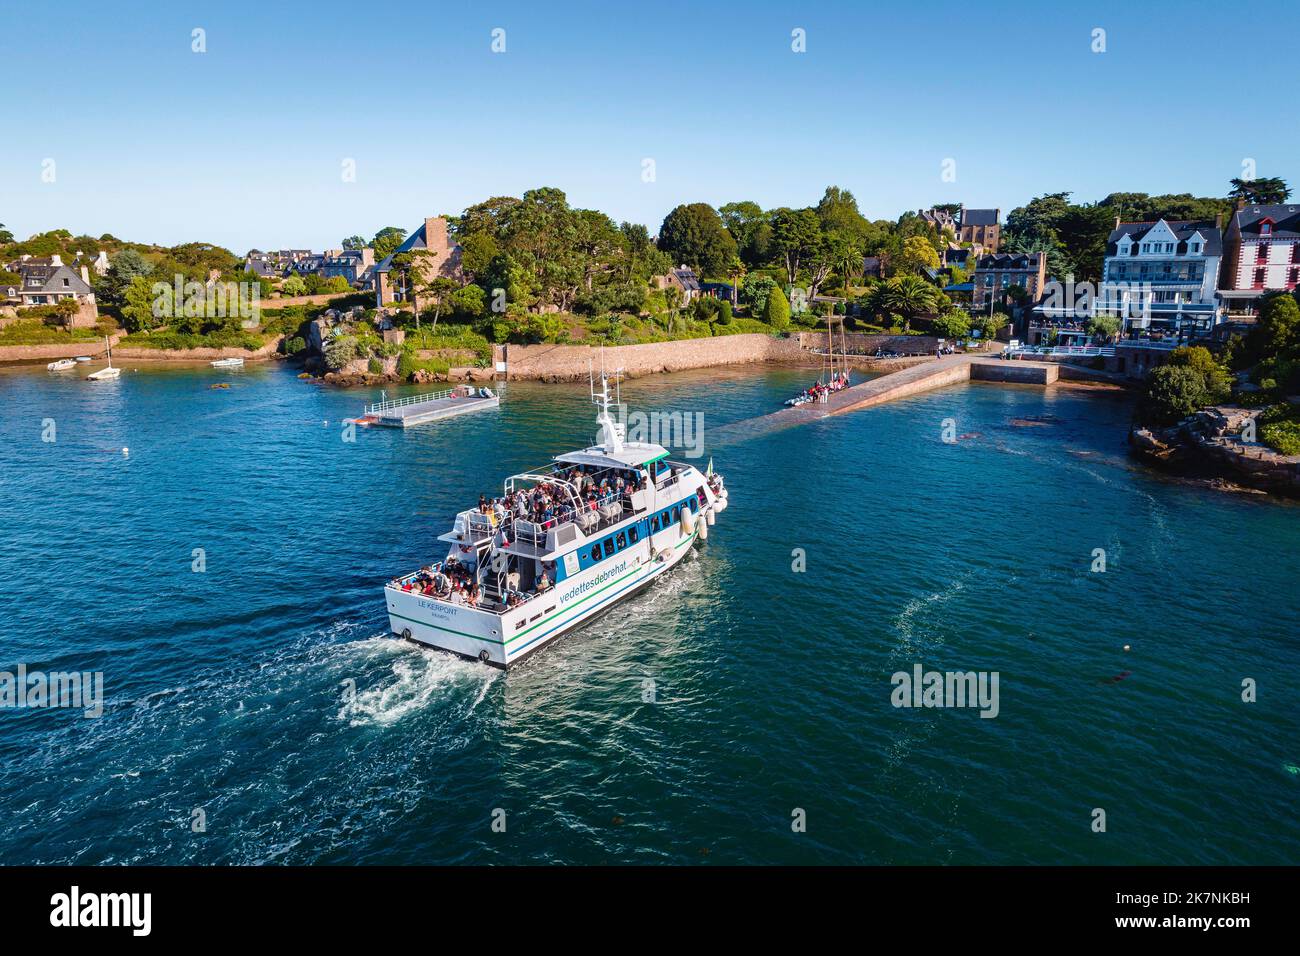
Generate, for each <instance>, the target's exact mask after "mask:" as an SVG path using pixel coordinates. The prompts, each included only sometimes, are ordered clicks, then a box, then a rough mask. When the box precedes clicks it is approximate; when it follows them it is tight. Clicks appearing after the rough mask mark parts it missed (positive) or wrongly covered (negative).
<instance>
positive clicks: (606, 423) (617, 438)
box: [587, 349, 623, 455]
mask: <svg viewBox="0 0 1300 956" xmlns="http://www.w3.org/2000/svg"><path fill="white" fill-rule="evenodd" d="M587 368H588V372H587V374H588V378H589V379H590V381H591V402H592V404H593V405H596V406H597V407H598V408H599V409H600V414H599V415H597V416H596V424H598V425H599V426H600V440H601V444H603V445H604V446H605V454H607V455H613V454H617V453H618V452H621V451H622V450H623V429H622V427H621V426H620V425H618V423H616V422H615V421H614V417H613V416H612V415H610V413H609V409H610V401H609V374H608V373H606V371H605V352H604V350H603V349H602V350H601V353H600V391H599V392H598V391H596V373H595V369H594V368H593V367H592V363H591V360H590V359H588V360H587ZM621 371H622V370H621V369H619V370H617V371H615V372H614V387H615V389H616V393H617V396H618V398H617V399H616V401H621V399H622V390H621V389H619V385H618V379H619V372H621Z"/></svg>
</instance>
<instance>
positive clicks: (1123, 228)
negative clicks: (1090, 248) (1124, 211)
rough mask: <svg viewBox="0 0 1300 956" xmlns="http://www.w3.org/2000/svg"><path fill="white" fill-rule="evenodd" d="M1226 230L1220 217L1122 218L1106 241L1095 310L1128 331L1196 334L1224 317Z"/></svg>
mask: <svg viewBox="0 0 1300 956" xmlns="http://www.w3.org/2000/svg"><path fill="white" fill-rule="evenodd" d="M1222 258H1223V237H1222V230H1220V229H1219V227H1218V225H1217V224H1216V223H1214V222H1207V221H1194V220H1189V221H1173V222H1167V221H1165V220H1164V219H1161V220H1159V221H1157V222H1116V224H1115V229H1114V230H1113V231H1112V232H1111V234H1110V236H1109V238H1108V240H1107V243H1106V258H1105V265H1104V267H1103V271H1102V281H1101V283H1100V285H1099V287H1098V289H1097V294H1096V297H1095V298H1094V300H1093V314H1094V315H1114V316H1116V317H1118V318H1120V319H1122V320H1123V331H1124V333H1125V334H1129V335H1132V334H1137V335H1155V336H1163V335H1169V334H1173V335H1175V336H1188V337H1195V336H1198V335H1203V334H1208V333H1209V331H1210V330H1211V329H1212V328H1213V327H1214V326H1215V325H1216V324H1217V323H1218V322H1219V321H1220V320H1221V318H1222V314H1223V309H1222V306H1221V304H1220V302H1219V299H1218V295H1217V292H1218V283H1219V270H1220V263H1221V261H1222Z"/></svg>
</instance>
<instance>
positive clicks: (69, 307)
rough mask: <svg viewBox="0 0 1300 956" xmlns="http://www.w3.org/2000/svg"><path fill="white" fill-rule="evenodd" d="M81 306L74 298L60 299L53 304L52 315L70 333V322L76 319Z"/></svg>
mask: <svg viewBox="0 0 1300 956" xmlns="http://www.w3.org/2000/svg"><path fill="white" fill-rule="evenodd" d="M80 309H81V306H80V304H78V302H77V300H76V299H74V298H71V297H69V298H66V299H60V300H59V301H58V302H56V303H55V304H54V314H55V315H57V316H58V317H59V318H60V319H62V320H63V327H64V328H65V329H67V330H68V333H69V334H71V333H72V320H73V319H74V318H76V315H77V312H78V311H80Z"/></svg>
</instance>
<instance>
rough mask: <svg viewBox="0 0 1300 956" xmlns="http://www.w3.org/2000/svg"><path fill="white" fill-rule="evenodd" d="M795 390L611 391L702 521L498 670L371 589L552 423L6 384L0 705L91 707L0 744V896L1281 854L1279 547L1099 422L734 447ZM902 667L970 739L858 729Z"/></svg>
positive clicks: (1291, 673) (1030, 393) (1294, 774)
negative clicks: (1152, 468)
mask: <svg viewBox="0 0 1300 956" xmlns="http://www.w3.org/2000/svg"><path fill="white" fill-rule="evenodd" d="M806 378H807V373H802V372H798V371H793V370H783V369H744V370H734V369H733V370H724V371H711V372H700V373H689V374H680V375H672V376H662V377H656V378H649V379H640V380H637V381H634V382H631V383H628V385H627V386H626V388H625V390H624V398H625V399H626V400H627V401H628V402H629V403H630V404H631V405H632V406H633V407H634V408H642V409H651V408H654V409H660V410H682V411H687V412H696V411H699V412H702V413H703V414H704V416H705V427H706V432H705V441H706V454H711V455H712V456H713V458H714V462H715V465H716V467H717V468H718V470H720V471H722V472H723V473H724V474H725V475H726V478H727V483H728V487H729V488H730V490H731V507H730V508H729V509H728V511H727V512H726V513H725V514H723V515H721V516H720V517H719V519H718V523H717V525H716V526H715V527H714V528H713V529H712V532H713V533H712V535H711V536H710V539H709V541H708V542H707V543H706V544H703V545H701V546H700V547H698V549H697V550H696V551H695V552H694V553H693V554H692V555H691V556H690V557H689V558H688V559H687V560H686V561H685V562H684V563H683V565H682V566H680V567H679V568H678V569H676V570H675V571H674V572H673V573H672V574H671V575H669V576H668V577H667V578H666V579H665V580H663V581H661V582H660V583H659V584H658V585H657V586H655V587H653V588H651V589H650V590H648V591H646V592H645V593H643V594H642V595H639V596H638V597H636V598H635V599H633V600H631V601H629V602H627V603H625V604H623V605H620V606H618V607H616V608H615V609H614V610H613V611H611V612H610V613H609V614H607V615H606V616H604V617H602V618H600V619H599V620H597V621H596V622H594V623H593V624H591V625H589V626H587V627H585V628H584V629H582V630H580V631H578V632H575V633H573V634H570V635H568V636H566V637H564V638H563V639H561V641H559V642H558V643H556V644H553V645H551V646H550V647H548V648H547V649H545V650H543V651H542V652H540V653H539V654H537V655H535V656H534V657H533V658H531V659H530V660H529V661H527V662H526V663H525V664H524V665H522V666H521V667H520V668H518V669H517V670H513V671H511V672H510V673H509V674H503V673H501V672H499V671H495V670H489V669H487V668H485V667H483V666H481V665H478V664H476V663H470V662H464V661H460V660H457V659H452V658H450V657H448V656H445V655H442V654H440V653H437V652H433V651H427V650H423V649H420V648H418V647H415V646H413V645H410V644H406V643H403V642H401V641H398V640H395V639H392V638H390V637H389V636H388V634H387V619H386V616H385V614H384V603H383V598H382V592H381V587H382V583H383V582H384V581H385V580H386V579H387V578H389V577H390V576H391V575H393V574H394V573H396V572H398V571H404V570H408V569H410V568H413V567H415V566H417V565H420V564H423V563H426V562H427V561H429V560H430V559H431V558H433V557H434V556H435V554H437V553H438V545H437V542H435V541H434V540H433V537H434V536H435V535H436V534H438V533H441V532H442V531H443V530H445V526H446V524H447V523H448V522H449V520H450V519H451V516H452V515H453V513H454V512H455V511H456V510H459V509H461V508H464V507H468V506H470V505H471V504H472V503H473V502H474V501H476V500H477V496H478V494H479V492H481V491H488V490H491V489H492V488H494V487H497V486H498V483H499V481H500V479H501V478H503V477H505V476H506V475H508V474H510V473H512V472H514V471H518V470H521V469H523V468H525V467H528V466H535V465H538V464H541V463H542V462H544V461H546V460H547V458H548V457H549V455H551V454H553V453H556V452H559V451H564V450H569V449H571V448H574V447H578V446H581V445H585V444H588V443H589V442H590V441H592V440H593V435H594V415H593V412H594V410H593V409H592V408H591V406H590V405H589V404H588V403H587V395H586V390H585V385H583V386H572V387H570V386H542V385H528V384H518V385H513V386H512V387H511V391H510V393H509V396H508V399H507V401H506V402H505V404H504V405H503V407H502V408H501V409H500V411H499V412H496V413H487V414H480V415H474V416H467V417H465V418H462V419H457V420H453V421H449V422H444V423H438V424H435V425H432V426H429V427H426V428H422V429H418V430H412V431H408V432H405V433H402V432H397V431H387V430H373V431H365V430H361V431H360V432H358V434H357V437H356V441H355V442H354V443H347V442H344V441H342V440H341V429H340V425H341V419H342V418H344V417H345V416H349V415H353V414H356V413H357V412H358V411H359V410H360V405H361V403H362V402H363V401H367V400H373V398H374V397H376V396H377V393H376V392H372V391H367V392H358V391H352V392H342V391H331V390H326V389H323V388H321V387H319V386H316V385H312V384H309V383H305V382H301V381H298V380H297V379H295V378H294V377H293V375H292V374H291V373H290V372H288V371H286V370H284V369H278V368H272V367H256V368H254V367H249V368H248V369H246V370H244V371H242V372H235V373H231V372H230V371H225V372H216V371H213V370H210V369H207V368H199V369H193V368H191V369H144V368H142V369H140V370H139V371H130V370H128V371H127V372H125V373H124V375H123V378H122V379H121V380H120V381H119V382H117V383H115V384H107V385H104V384H99V385H96V384H90V383H86V382H84V381H82V380H80V379H79V378H76V377H73V376H70V375H66V374H65V375H63V376H58V375H51V374H49V373H47V372H45V371H44V369H40V370H31V369H6V370H0V449H3V451H2V452H0V454H2V456H3V457H2V459H0V461H2V467H0V536H2V537H0V580H2V581H3V588H0V669H7V670H10V671H12V670H14V669H16V667H17V665H18V664H19V663H24V664H26V665H27V666H28V668H30V669H38V668H40V669H45V670H64V671H69V670H78V671H102V672H103V674H104V681H105V694H106V698H107V703H106V706H105V711H104V714H103V716H102V717H101V718H99V719H85V718H83V717H82V716H81V715H80V712H73V711H67V710H39V711H38V710H0V862H3V863H50V862H57V863H111V864H116V863H261V862H287V863H446V862H487V863H546V862H576V863H604V862H635V863H653V862H679V863H680V862H684V863H704V864H727V863H759V862H789V863H815V862H821V863H944V864H974V863H1084V864H1101V863H1121V864H1123V863H1295V862H1297V861H1298V860H1300V823H1298V822H1297V815H1296V813H1295V805H1296V800H1297V797H1298V796H1300V769H1297V765H1300V733H1297V731H1298V730H1300V718H1297V709H1296V706H1295V700H1296V693H1297V689H1298V688H1297V683H1298V677H1300V648H1298V647H1297V630H1298V629H1297V621H1298V620H1300V509H1298V508H1297V507H1296V506H1295V505H1294V504H1285V503H1279V502H1276V501H1270V500H1267V499H1259V498H1255V497H1240V498H1239V497H1233V496H1230V495H1226V494H1223V493H1218V492H1213V491H1208V490H1203V489H1200V488H1196V487H1191V486H1186V485H1182V484H1178V483H1174V482H1170V481H1168V480H1165V479H1162V478H1160V477H1159V476H1156V475H1153V474H1151V473H1149V472H1146V471H1144V470H1142V469H1141V468H1140V467H1138V466H1136V465H1135V464H1133V463H1132V462H1130V460H1129V459H1128V458H1127V457H1126V455H1125V450H1124V435H1125V430H1126V426H1127V422H1128V419H1129V414H1130V408H1129V403H1128V400H1127V399H1126V398H1125V397H1123V396H1115V395H1113V394H1094V393H1084V392H1080V391H1077V390H1070V389H1057V388H1054V389H1050V390H1046V391H1045V390H1042V389H1038V388H1030V387H1007V386H996V385H982V384H970V385H961V386H954V387H952V388H948V389H944V390H941V391H936V392H933V393H929V394H926V395H922V396H918V397H916V398H914V399H911V400H908V401H904V402H899V403H896V404H891V405H887V406H882V407H879V408H876V409H872V410H868V411H865V412H860V413H856V414H852V415H847V416H842V417H838V418H835V419H830V420H825V421H822V422H819V423H816V424H811V425H806V426H802V427H799V428H794V429H786V430H775V431H774V430H767V429H764V428H759V427H754V426H753V425H752V424H745V423H746V422H747V421H748V420H749V419H751V418H753V417H754V416H756V415H758V414H762V413H764V412H767V411H769V410H771V409H772V408H774V407H775V406H776V405H777V404H779V402H780V400H781V399H783V398H785V397H786V396H787V395H788V394H790V393H791V391H792V390H793V388H794V387H795V386H796V384H797V383H803V382H804V381H805V379H806ZM216 381H230V382H232V387H231V388H230V389H228V390H212V389H210V388H209V385H210V384H211V383H213V382H216ZM946 418H952V419H954V424H955V428H956V431H957V432H958V433H959V434H961V435H962V436H963V438H962V439H961V440H960V441H958V442H957V443H956V444H955V445H953V444H945V443H944V442H942V441H941V440H940V436H941V429H942V427H943V421H944V419H946ZM1034 418H1037V419H1040V421H1039V422H1038V423H1036V424H1028V423H1026V421H1024V420H1026V419H1034ZM47 419H52V420H53V423H54V426H55V429H56V439H57V440H56V441H53V442H44V441H42V440H41V438H42V430H43V428H47V426H48V422H46V420H47ZM1044 419H1045V420H1044ZM1018 420H1019V421H1018ZM124 446H127V447H129V449H130V454H129V456H124V455H123V454H122V453H121V449H122V448H123V447H124ZM702 461H703V459H702ZM198 548H201V549H203V550H204V553H205V559H206V570H205V571H203V572H202V573H196V572H194V571H193V570H192V563H193V561H194V557H193V553H194V550H195V549H198ZM1096 548H1102V549H1104V550H1105V552H1106V558H1107V570H1106V571H1105V573H1092V572H1091V571H1090V570H1089V569H1090V565H1091V564H1092V562H1093V551H1094V549H1096ZM795 549H803V552H804V554H805V555H806V562H807V570H806V571H805V572H803V573H794V572H793V571H792V569H791V565H792V560H793V557H792V552H793V551H794V550H795ZM1126 644H1127V645H1130V646H1131V650H1129V651H1127V652H1125V651H1124V650H1123V648H1124V645H1126ZM917 663H919V664H921V665H923V666H924V667H925V668H927V669H938V670H987V671H997V672H998V673H999V675H1000V684H999V689H1000V700H999V707H1000V712H999V714H998V716H997V717H996V718H995V719H981V718H980V717H979V714H978V712H977V711H976V710H972V709H965V710H959V709H951V710H937V709H936V710H912V709H897V708H894V707H893V706H891V704H890V694H891V691H892V686H891V683H890V675H891V674H893V673H894V672H895V671H900V670H905V671H910V670H911V669H912V667H913V665H914V664H917ZM1120 675H1126V676H1123V677H1122V678H1121V679H1116V678H1119V677H1120ZM1246 678H1251V679H1253V680H1254V681H1256V682H1257V686H1258V701H1257V702H1255V703H1243V702H1242V700H1241V686H1242V681H1243V679H1246ZM647 681H651V682H653V684H652V685H649V684H647ZM353 686H355V696H354V697H352V698H351V699H349V693H348V692H349V690H350V688H352V687H353ZM649 686H653V697H654V700H653V701H646V700H645V699H644V696H645V691H646V688H647V687H649ZM1094 808H1102V809H1104V810H1105V812H1106V824H1107V829H1106V832H1105V833H1094V832H1092V830H1091V828H1090V825H1091V823H1092V820H1093V810H1094ZM796 809H800V810H803V811H804V812H805V814H806V820H807V829H806V832H802V833H799V832H793V830H792V827H791V821H792V814H793V813H794V811H795V810H796ZM200 810H201V811H202V815H203V816H204V818H205V819H206V829H205V831H204V832H198V833H196V832H193V828H192V826H191V824H192V821H193V820H194V819H195V816H196V814H195V811H200ZM497 810H501V811H504V819H505V821H506V827H505V832H504V833H501V832H494V830H493V828H492V822H493V818H494V817H493V815H494V811H497ZM497 818H498V819H500V814H498V815H497Z"/></svg>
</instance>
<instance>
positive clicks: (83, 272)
mask: <svg viewBox="0 0 1300 956" xmlns="http://www.w3.org/2000/svg"><path fill="white" fill-rule="evenodd" d="M81 281H82V282H84V283H86V285H90V272H89V271H87V269H86V267H85V266H82V267H81Z"/></svg>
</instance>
